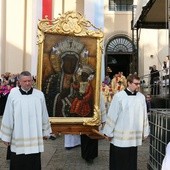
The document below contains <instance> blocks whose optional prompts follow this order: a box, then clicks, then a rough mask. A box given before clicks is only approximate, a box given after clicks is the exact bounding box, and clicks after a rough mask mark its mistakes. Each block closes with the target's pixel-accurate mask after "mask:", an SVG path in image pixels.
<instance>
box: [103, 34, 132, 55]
mask: <svg viewBox="0 0 170 170" xmlns="http://www.w3.org/2000/svg"><path fill="white" fill-rule="evenodd" d="M106 52H107V54H115V53H116V54H118V53H126V54H128V53H132V52H133V44H132V41H131V40H129V39H128V38H126V37H123V36H120V37H115V38H113V39H112V40H111V41H110V42H109V43H108V45H107V47H106Z"/></svg>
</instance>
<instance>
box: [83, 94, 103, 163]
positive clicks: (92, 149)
mask: <svg viewBox="0 0 170 170" xmlns="http://www.w3.org/2000/svg"><path fill="white" fill-rule="evenodd" d="M100 114H101V126H100V127H99V130H100V131H101V132H102V130H103V127H104V124H105V121H106V107H105V100H104V96H103V94H102V92H101V93H100ZM81 156H82V158H83V159H84V160H85V161H86V162H87V164H93V161H94V159H95V158H96V157H98V139H92V138H90V137H89V136H87V135H81Z"/></svg>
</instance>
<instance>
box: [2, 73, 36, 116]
mask: <svg viewBox="0 0 170 170" xmlns="http://www.w3.org/2000/svg"><path fill="white" fill-rule="evenodd" d="M18 76H19V74H12V73H10V72H6V73H4V74H1V77H0V115H3V112H4V108H5V104H6V100H7V97H8V95H9V93H10V91H11V89H12V88H14V87H17V86H19V81H18ZM35 82H36V76H33V86H35Z"/></svg>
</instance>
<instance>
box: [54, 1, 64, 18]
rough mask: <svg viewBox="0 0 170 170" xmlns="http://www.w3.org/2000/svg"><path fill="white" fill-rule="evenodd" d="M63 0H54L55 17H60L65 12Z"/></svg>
mask: <svg viewBox="0 0 170 170" xmlns="http://www.w3.org/2000/svg"><path fill="white" fill-rule="evenodd" d="M63 9H64V7H63V0H53V7H52V11H53V18H58V17H59V14H62V13H63Z"/></svg>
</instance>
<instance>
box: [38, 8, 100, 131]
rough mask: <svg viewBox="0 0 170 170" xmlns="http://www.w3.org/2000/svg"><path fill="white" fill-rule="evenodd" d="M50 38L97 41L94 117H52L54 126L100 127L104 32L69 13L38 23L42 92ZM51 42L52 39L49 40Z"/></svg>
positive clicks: (78, 15)
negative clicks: (45, 54) (45, 56)
mask: <svg viewBox="0 0 170 170" xmlns="http://www.w3.org/2000/svg"><path fill="white" fill-rule="evenodd" d="M47 35H49V37H53V36H54V37H55V38H58V37H60V36H61V37H66V38H69V37H70V38H76V39H80V40H84V42H85V41H86V40H87V41H89V43H90V41H91V40H95V41H94V42H96V44H95V45H96V48H97V49H96V59H95V61H96V63H93V64H94V65H95V70H96V74H95V95H94V114H93V116H92V117H88V118H87V117H50V121H51V123H52V124H57V125H61V124H62V125H66V124H71V125H83V126H86V125H87V126H99V125H100V123H101V114H100V109H99V107H100V106H99V99H100V86H101V83H100V82H101V57H102V42H103V32H102V31H101V30H100V29H99V28H96V27H95V26H94V25H92V24H91V23H90V21H88V20H86V19H85V18H84V17H83V16H82V15H81V14H80V13H77V12H74V11H68V12H66V13H64V14H62V15H60V17H59V18H57V19H54V20H48V19H43V20H40V21H39V23H38V70H37V88H38V89H40V90H42V88H43V87H42V81H43V78H44V77H43V76H44V72H43V68H44V61H43V60H44V58H43V57H44V52H45V51H46V50H47V49H46V45H45V41H47V39H46V38H47ZM49 40H50V38H49ZM61 131H62V130H61Z"/></svg>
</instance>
